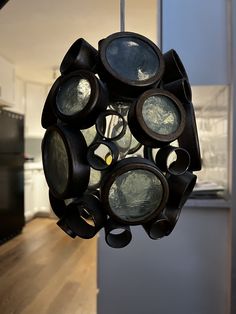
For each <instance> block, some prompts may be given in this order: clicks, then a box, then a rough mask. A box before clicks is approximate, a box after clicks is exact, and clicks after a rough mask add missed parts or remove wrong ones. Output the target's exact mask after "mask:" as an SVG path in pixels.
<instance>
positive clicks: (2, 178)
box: [0, 109, 25, 244]
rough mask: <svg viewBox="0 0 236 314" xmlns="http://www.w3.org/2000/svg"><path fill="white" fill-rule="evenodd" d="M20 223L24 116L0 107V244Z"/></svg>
mask: <svg viewBox="0 0 236 314" xmlns="http://www.w3.org/2000/svg"><path fill="white" fill-rule="evenodd" d="M24 224H25V221H24V116H23V115H20V114H17V113H13V112H10V111H7V110H3V109H0V244H1V243H3V242H5V241H6V240H8V239H10V238H12V237H13V236H15V235H16V234H18V233H20V232H21V230H22V228H23V226H24Z"/></svg>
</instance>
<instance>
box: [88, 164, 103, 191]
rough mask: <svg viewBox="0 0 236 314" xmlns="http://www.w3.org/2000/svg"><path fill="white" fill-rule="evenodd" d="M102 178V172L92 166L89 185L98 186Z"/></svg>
mask: <svg viewBox="0 0 236 314" xmlns="http://www.w3.org/2000/svg"><path fill="white" fill-rule="evenodd" d="M100 180H101V172H100V171H97V170H95V169H93V168H92V167H91V168H90V178H89V184H88V186H89V187H91V188H92V187H94V186H97V185H98V184H99V183H100Z"/></svg>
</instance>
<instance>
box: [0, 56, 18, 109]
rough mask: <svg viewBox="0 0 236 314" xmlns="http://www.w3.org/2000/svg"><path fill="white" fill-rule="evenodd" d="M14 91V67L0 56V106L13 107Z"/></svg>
mask: <svg viewBox="0 0 236 314" xmlns="http://www.w3.org/2000/svg"><path fill="white" fill-rule="evenodd" d="M14 90H15V67H14V65H13V64H12V63H10V62H9V61H7V60H5V59H4V58H3V57H1V56H0V105H4V106H13V104H14Z"/></svg>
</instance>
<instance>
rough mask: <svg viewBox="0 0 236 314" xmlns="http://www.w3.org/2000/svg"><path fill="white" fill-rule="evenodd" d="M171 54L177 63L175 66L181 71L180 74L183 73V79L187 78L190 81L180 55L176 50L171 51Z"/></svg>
mask: <svg viewBox="0 0 236 314" xmlns="http://www.w3.org/2000/svg"><path fill="white" fill-rule="evenodd" d="M171 54H172V58H173V60H174V62H175V65H176V67H177V69H178V70H179V72H180V73H181V75H182V77H183V78H186V79H187V80H188V75H187V72H186V70H185V67H184V65H183V62H182V61H181V59H180V56H179V55H178V53H177V52H176V51H175V50H174V49H171Z"/></svg>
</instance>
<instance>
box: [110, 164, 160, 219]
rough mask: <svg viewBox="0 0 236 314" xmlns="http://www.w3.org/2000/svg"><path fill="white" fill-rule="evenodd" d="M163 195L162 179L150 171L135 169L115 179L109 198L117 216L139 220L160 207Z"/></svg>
mask: <svg viewBox="0 0 236 314" xmlns="http://www.w3.org/2000/svg"><path fill="white" fill-rule="evenodd" d="M162 197H163V187H162V184H161V181H160V179H159V178H158V177H157V176H156V175H155V174H153V173H152V172H150V171H147V170H143V169H134V170H130V171H128V172H125V173H123V174H121V175H120V176H118V177H117V178H116V179H115V181H114V182H113V184H112V185H111V187H110V191H109V196H108V200H109V205H110V208H111V210H112V212H113V213H114V214H115V215H116V216H117V217H119V218H120V219H122V220H124V221H127V222H139V221H142V220H144V219H145V218H147V217H148V216H150V215H151V214H153V213H154V212H155V211H156V210H157V209H158V207H159V205H160V203H161V201H162Z"/></svg>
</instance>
